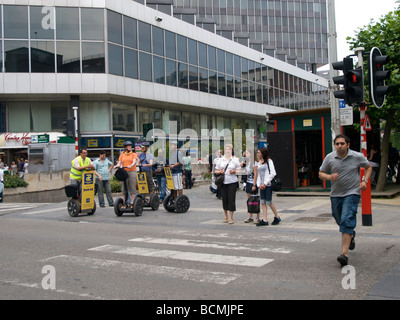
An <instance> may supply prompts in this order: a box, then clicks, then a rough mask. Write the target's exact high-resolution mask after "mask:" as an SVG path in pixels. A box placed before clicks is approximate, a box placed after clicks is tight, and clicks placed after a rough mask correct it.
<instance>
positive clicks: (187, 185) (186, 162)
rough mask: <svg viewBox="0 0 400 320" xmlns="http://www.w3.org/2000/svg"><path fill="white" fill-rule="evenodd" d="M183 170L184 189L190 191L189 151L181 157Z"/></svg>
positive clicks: (190, 166) (190, 164) (190, 167)
mask: <svg viewBox="0 0 400 320" xmlns="http://www.w3.org/2000/svg"><path fill="white" fill-rule="evenodd" d="M183 169H184V171H185V189H192V186H193V184H192V157H191V156H190V153H189V150H187V151H186V156H184V157H183Z"/></svg>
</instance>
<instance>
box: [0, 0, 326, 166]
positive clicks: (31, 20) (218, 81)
mask: <svg viewBox="0 0 400 320" xmlns="http://www.w3.org/2000/svg"><path fill="white" fill-rule="evenodd" d="M139 2H140V1H139ZM147 2H149V4H151V3H150V1H149V0H148V1H147ZM158 2H160V1H158ZM1 3H2V4H1V7H0V10H1V11H0V36H1V41H0V48H1V56H0V68H1V72H0V133H1V136H0V152H1V154H0V155H2V157H3V158H5V160H6V161H8V162H11V160H12V159H13V158H15V157H19V156H23V157H28V149H29V148H28V147H29V145H30V144H31V142H33V141H32V138H31V136H32V135H33V136H34V141H37V140H36V136H37V135H42V134H47V133H49V134H50V133H51V134H52V135H53V136H54V133H56V136H60V135H62V134H61V133H62V131H63V130H64V129H65V127H64V126H63V124H62V122H63V121H64V120H66V119H67V118H70V117H72V116H73V111H72V108H73V107H78V110H79V111H78V119H79V130H80V135H81V137H80V138H81V140H80V143H81V145H85V146H87V147H89V149H90V154H92V155H93V154H97V153H98V151H99V150H100V149H105V150H107V151H108V152H109V154H111V157H112V158H113V159H114V158H115V157H117V156H118V154H119V150H120V148H121V146H122V143H123V141H125V140H126V139H130V140H135V139H138V138H140V137H141V136H142V135H143V128H144V125H145V126H146V125H148V124H152V125H154V128H158V129H161V130H163V131H164V132H165V133H166V134H167V135H168V134H170V131H171V130H170V129H171V128H170V125H171V123H172V124H174V126H176V127H177V131H178V133H179V132H180V131H181V130H182V129H184V128H191V129H193V130H194V131H195V132H197V134H198V136H199V137H202V136H204V135H206V136H207V137H209V138H212V137H213V135H214V133H213V132H214V131H213V130H212V129H217V131H218V130H219V131H220V130H223V129H224V128H228V129H232V128H240V129H243V130H245V129H253V130H254V132H255V133H254V134H255V136H256V139H258V140H261V141H263V140H264V141H265V138H266V135H265V131H266V126H267V124H266V115H267V114H271V113H272V114H273V113H280V112H287V111H296V110H306V109H315V108H326V107H327V106H328V94H327V89H328V83H327V80H326V79H324V78H322V77H320V76H318V75H315V74H313V73H311V72H307V71H305V70H303V69H301V68H298V67H296V66H294V65H292V64H290V63H287V62H284V61H282V60H280V59H276V58H273V57H271V56H270V55H268V54H265V53H262V52H260V51H257V50H254V49H251V48H248V47H246V46H243V45H242V44H240V43H238V42H235V41H233V40H229V39H227V38H226V37H222V36H220V35H218V34H215V33H214V34H213V33H210V32H209V31H207V30H204V29H203V28H199V27H198V26H196V25H193V24H191V23H188V22H186V21H182V20H181V19H177V18H176V17H174V15H170V14H166V13H163V12H161V11H160V10H159V8H158V7H157V9H158V10H155V9H153V8H151V7H149V6H146V5H143V4H141V3H138V2H136V1H131V0H119V1H115V0H100V1H83V0H80V1H79V0H76V1H66V0H65V1H50V4H51V5H49V1H42V0H25V1H24V0H21V1H18V4H16V2H15V1H10V0H3V1H1ZM166 3H167V4H168V1H166ZM169 6H170V8H171V10H173V6H172V4H169ZM202 129H207V130H203V131H202ZM204 132H206V134H205V133H204ZM24 135H25V139H22V138H21V139H19V137H23V136H24ZM10 137H15V139H12V142H13V145H12V147H11V146H10V145H9V142H10V141H9V140H10ZM58 139H59V138H55V139H54V141H49V143H58V141H59V140H58ZM17 140H21V141H25V142H24V143H22V142H21V144H20V145H18V144H16V142H17ZM50 140H51V139H50ZM3 161H4V160H3Z"/></svg>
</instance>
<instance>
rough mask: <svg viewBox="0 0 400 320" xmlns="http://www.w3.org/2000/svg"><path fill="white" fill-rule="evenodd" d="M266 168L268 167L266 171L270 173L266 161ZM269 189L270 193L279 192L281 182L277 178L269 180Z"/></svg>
mask: <svg viewBox="0 0 400 320" xmlns="http://www.w3.org/2000/svg"><path fill="white" fill-rule="evenodd" d="M267 166H268V171H269V173H271V170H270V169H269V163H268V160H267ZM271 188H272V191H281V189H282V181H281V179H279V178H277V177H276V176H275V177H274V178H273V179H272V180H271Z"/></svg>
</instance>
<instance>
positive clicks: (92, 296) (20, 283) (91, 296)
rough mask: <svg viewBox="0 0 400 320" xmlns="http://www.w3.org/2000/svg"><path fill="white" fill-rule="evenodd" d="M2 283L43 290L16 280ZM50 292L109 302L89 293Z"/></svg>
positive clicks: (39, 286)
mask: <svg viewBox="0 0 400 320" xmlns="http://www.w3.org/2000/svg"><path fill="white" fill-rule="evenodd" d="M3 283H6V284H11V285H14V286H18V287H23V288H33V289H41V290H43V288H42V286H41V285H39V284H37V283H26V282H20V281H18V280H6V281H3ZM50 292H57V293H63V294H68V295H70V296H78V297H80V298H89V299H96V300H110V299H108V298H102V297H99V296H94V295H91V294H89V293H78V292H73V291H69V290H63V289H54V290H53V289H52V290H50Z"/></svg>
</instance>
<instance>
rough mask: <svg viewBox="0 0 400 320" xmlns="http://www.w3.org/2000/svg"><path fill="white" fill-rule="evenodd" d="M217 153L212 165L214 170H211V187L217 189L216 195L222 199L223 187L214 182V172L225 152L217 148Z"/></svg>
mask: <svg viewBox="0 0 400 320" xmlns="http://www.w3.org/2000/svg"><path fill="white" fill-rule="evenodd" d="M216 154H217V155H218V156H217V157H216V158H215V159H214V162H213V165H212V171H211V172H212V180H211V181H212V182H211V187H212V188H213V189H215V190H216V192H215V196H216V197H217V198H218V199H219V200H221V199H222V197H221V188H220V187H218V186H217V185H216V184H215V183H214V180H215V177H214V174H215V166H216V165H217V163H218V161H219V159H220V158H222V156H223V155H224V152H223V151H222V150H217V151H216Z"/></svg>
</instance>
